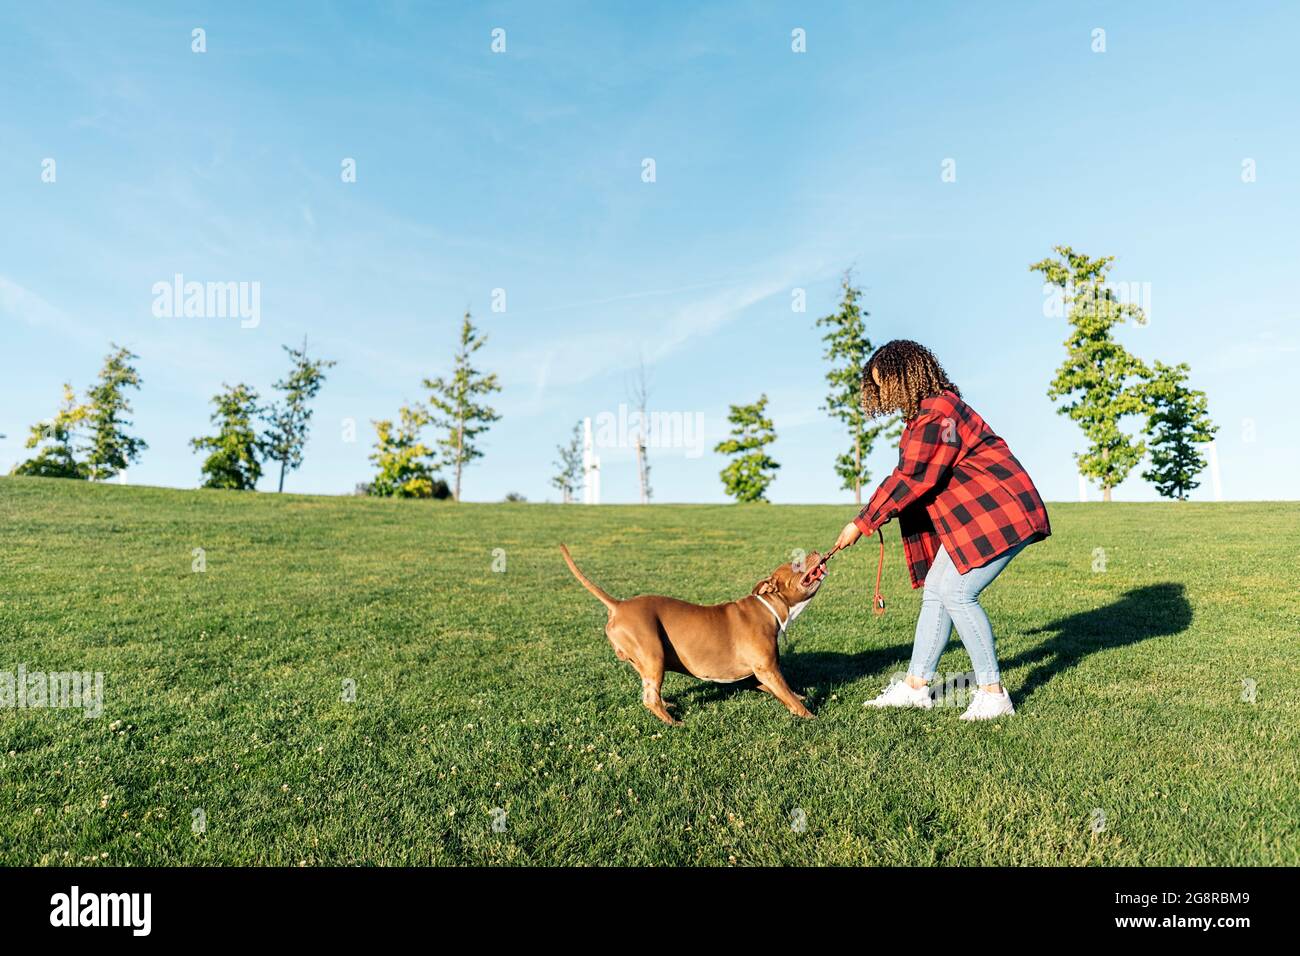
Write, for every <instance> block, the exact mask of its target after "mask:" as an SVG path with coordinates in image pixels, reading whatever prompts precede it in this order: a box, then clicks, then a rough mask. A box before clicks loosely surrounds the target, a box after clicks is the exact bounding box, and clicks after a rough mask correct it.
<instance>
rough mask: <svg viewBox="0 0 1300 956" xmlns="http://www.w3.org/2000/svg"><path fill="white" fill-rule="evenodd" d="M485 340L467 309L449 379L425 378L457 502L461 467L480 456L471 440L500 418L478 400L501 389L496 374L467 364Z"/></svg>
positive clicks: (444, 460)
mask: <svg viewBox="0 0 1300 956" xmlns="http://www.w3.org/2000/svg"><path fill="white" fill-rule="evenodd" d="M486 342H487V336H486V335H479V334H478V332H477V331H476V330H475V328H474V325H473V323H472V322H471V321H470V314H469V312H466V313H465V319H464V322H463V323H462V324H461V328H460V347H459V348H458V349H457V352H456V359H455V364H454V365H453V367H452V373H451V378H449V379H444V378H442V377H441V376H439V377H438V378H433V379H427V378H426V379H425V380H424V387H425V388H427V389H429V392H430V394H429V404H430V405H432V406H433V413H432V415H431V417H430V421H431V422H432V423H433V424H434V425H436V426H437V427H439V428H442V429H445V430H446V435H445V437H443V438H440V439H438V447H439V448H440V449H441V450H442V460H443V462H444V463H445V464H448V465H451V466H452V467H454V468H455V470H456V484H455V486H454V490H453V493H452V497H454V498H455V499H456V500H457V501H460V480H461V471H462V469H463V468H464V467H465V465H467V464H469V463H470V462H471V461H473V460H474V459H476V458H482V457H483V452H482V451H481V450H480V449H479V447H478V446H477V445H476V444H475V442H474V440H475V439H476V438H478V436H479V435H481V434H483V433H484V432H486V431H487V430H488V428H489V426H491V424H492V423H493V422H495V421H498V420H499V419H500V418H501V416H500V415H498V414H497V413H496V412H495V411H494V410H493V409H491V408H489V407H488V406H486V405H481V404H479V403H478V399H479V397H480V396H484V395H489V394H491V393H492V392H499V391H501V386H500V385H498V384H497V377H496V374H495V373H493V374H490V375H483V374H481V373H480V372H479V371H478V370H477V369H476V368H474V366H473V365H471V364H470V359H471V358H472V357H473V355H474V353H475V352H477V351H478V350H479V349H481V348H482V347H483V346H484V344H486Z"/></svg>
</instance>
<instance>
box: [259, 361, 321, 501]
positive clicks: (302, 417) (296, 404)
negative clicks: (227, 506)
mask: <svg viewBox="0 0 1300 956" xmlns="http://www.w3.org/2000/svg"><path fill="white" fill-rule="evenodd" d="M281 348H283V349H284V350H285V351H286V352H288V353H289V359H290V360H291V362H292V367H291V368H290V370H289V375H288V376H287V377H286V378H282V379H280V381H278V382H276V383H275V384H274V385H273V386H272V387H273V388H274V389H275V390H276V391H278V392H282V393H283V394H284V398H283V399H282V400H280V401H277V402H273V403H272V404H271V405H270V406H269V407H268V408H266V409H264V410H263V421H264V423H265V424H266V426H267V428H266V430H265V431H264V432H263V433H262V451H263V454H264V455H265V456H266V459H267V460H268V461H277V462H279V463H280V483H279V486H278V487H277V488H276V489H275V490H276V491H284V476H285V473H286V472H290V471H297V470H298V469H299V468H301V467H302V457H303V452H304V451H305V450H306V448H307V435H308V426H309V425H310V424H311V408H310V406H309V404H308V403H309V402H311V400H312V399H313V398H315V397H316V394H317V393H318V392H319V391H320V389H321V386H322V385H323V384H325V370H326V369H328V368H333V367H334V366H335V365H336V364H337V363H336V362H334V361H331V360H330V359H313V358H311V357H309V356H308V354H307V339H306V337H305V336H304V337H303V340H302V348H300V349H295V348H290V347H289V346H287V345H282V346H281Z"/></svg>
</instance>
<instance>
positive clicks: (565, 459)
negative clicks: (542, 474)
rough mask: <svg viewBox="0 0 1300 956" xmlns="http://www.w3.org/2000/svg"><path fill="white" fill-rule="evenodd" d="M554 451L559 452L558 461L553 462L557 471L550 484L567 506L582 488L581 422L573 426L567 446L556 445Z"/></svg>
mask: <svg viewBox="0 0 1300 956" xmlns="http://www.w3.org/2000/svg"><path fill="white" fill-rule="evenodd" d="M555 450H556V451H557V452H559V455H560V460H559V461H557V462H555V467H556V468H558V469H559V471H558V472H557V473H556V475H555V477H554V478H552V479H551V484H552V485H554V486H555V487H556V488H558V489H560V493H561V494H562V495H563V496H564V503H565V504H566V505H567V504H568V503H569V502H571V501H573V499H574V497H575V496H576V495H577V493H578V489H579V488H581V487H582V422H577V423H576V424H575V425H574V426H573V435H572V437H571V438H570V439H569V443H568V444H567V445H556V446H555Z"/></svg>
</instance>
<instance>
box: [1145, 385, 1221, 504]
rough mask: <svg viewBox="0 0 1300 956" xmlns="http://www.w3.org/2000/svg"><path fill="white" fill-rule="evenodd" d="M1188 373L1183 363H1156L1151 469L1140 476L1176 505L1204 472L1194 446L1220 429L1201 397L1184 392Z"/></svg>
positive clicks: (1150, 388) (1150, 391) (1150, 400)
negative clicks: (1176, 501)
mask: <svg viewBox="0 0 1300 956" xmlns="http://www.w3.org/2000/svg"><path fill="white" fill-rule="evenodd" d="M1190 371H1191V369H1190V368H1189V367H1188V365H1187V363H1186V362H1181V363H1179V364H1178V365H1165V364H1164V363H1163V362H1156V363H1155V371H1154V372H1153V374H1152V376H1151V381H1150V382H1149V383H1148V384H1147V405H1148V408H1149V411H1148V416H1147V424H1146V436H1147V440H1148V446H1149V447H1150V449H1151V468H1150V470H1148V471H1144V472H1143V473H1142V477H1143V478H1145V479H1146V480H1147V481H1149V482H1151V483H1152V484H1154V485H1155V486H1156V490H1157V491H1159V492H1160V494H1162V495H1164V496H1165V497H1166V498H1177V499H1178V500H1180V501H1186V500H1187V494H1188V492H1190V491H1192V490H1193V489H1195V488H1197V487H1199V486H1200V482H1199V481H1197V480H1196V476H1197V475H1199V474H1200V473H1201V472H1202V471H1204V470H1205V456H1204V455H1202V454H1201V451H1200V449H1199V448H1198V447H1197V446H1198V445H1204V444H1205V443H1207V442H1209V441H1211V440H1212V439H1213V438H1214V434H1215V432H1217V431H1218V430H1219V426H1217V425H1215V424H1214V423H1213V422H1211V421H1210V415H1209V410H1208V408H1207V401H1206V397H1205V393H1204V392H1198V391H1195V390H1193V389H1190V388H1188V387H1187V375H1188V373H1189V372H1190Z"/></svg>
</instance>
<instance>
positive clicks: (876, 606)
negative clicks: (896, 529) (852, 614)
mask: <svg viewBox="0 0 1300 956" xmlns="http://www.w3.org/2000/svg"><path fill="white" fill-rule="evenodd" d="M876 537H877V538H878V539H879V540H880V557H879V559H878V560H877V561H876V593H875V594H874V595H873V596H872V598H871V613H873V614H875V615H876V616H877V617H879V616H880V615H881V614H884V613H885V595H884V594H882V593H881V591H880V580H881V577H882V576H883V575H884V573H885V533H884V531H883V530H881V529H880V528H877V529H876ZM840 550H841V549H840V548H839V547H833V548H831V549H830V550H829V551H827V552H826V553H825V554H823V555H822V559H821V560H820V561H818V562H817V563H816V564H815V565H813V567H812V568H811V569H810V570H809V571H808V573H807V574H805V575H804V580H805V581H806V580H808V578H809V577H811V576H813V575H817V576H821V575H824V574H825V573H826V565H827V563H829V561H830V559H831V558H833V557H835V555H836V553H838V552H839V551H840ZM777 620H780V618H778V619H777Z"/></svg>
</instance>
